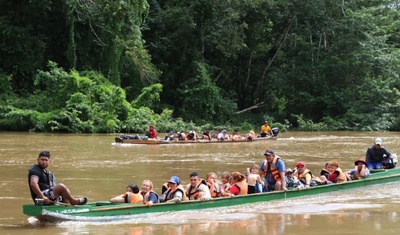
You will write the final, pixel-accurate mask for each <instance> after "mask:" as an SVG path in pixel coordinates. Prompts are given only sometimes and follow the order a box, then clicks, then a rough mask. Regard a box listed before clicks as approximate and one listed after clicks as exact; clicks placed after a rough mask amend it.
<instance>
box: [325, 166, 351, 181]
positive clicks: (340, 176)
mask: <svg viewBox="0 0 400 235" xmlns="http://www.w3.org/2000/svg"><path fill="white" fill-rule="evenodd" d="M328 170H329V171H330V172H331V174H330V175H329V177H328V181H330V182H332V183H343V182H346V181H347V178H346V174H345V173H344V172H343V171H342V169H341V168H340V167H339V163H338V162H337V161H330V162H329V164H328Z"/></svg>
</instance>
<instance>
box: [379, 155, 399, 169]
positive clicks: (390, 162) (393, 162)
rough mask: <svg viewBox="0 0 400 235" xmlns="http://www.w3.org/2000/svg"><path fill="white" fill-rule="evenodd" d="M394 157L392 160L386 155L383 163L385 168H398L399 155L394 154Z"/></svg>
mask: <svg viewBox="0 0 400 235" xmlns="http://www.w3.org/2000/svg"><path fill="white" fill-rule="evenodd" d="M392 156H393V159H390V158H389V156H386V155H385V156H384V157H383V162H382V165H383V168H385V169H392V168H395V167H396V165H397V162H398V159H397V154H392Z"/></svg>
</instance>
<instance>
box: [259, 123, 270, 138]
mask: <svg viewBox="0 0 400 235" xmlns="http://www.w3.org/2000/svg"><path fill="white" fill-rule="evenodd" d="M267 135H269V136H272V130H271V127H270V126H269V125H268V121H265V122H264V125H262V126H261V132H260V137H267Z"/></svg>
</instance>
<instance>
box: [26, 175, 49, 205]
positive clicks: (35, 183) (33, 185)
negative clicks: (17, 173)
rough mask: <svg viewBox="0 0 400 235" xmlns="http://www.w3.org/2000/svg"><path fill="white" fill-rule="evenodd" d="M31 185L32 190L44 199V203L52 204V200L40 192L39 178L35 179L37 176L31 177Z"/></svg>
mask: <svg viewBox="0 0 400 235" xmlns="http://www.w3.org/2000/svg"><path fill="white" fill-rule="evenodd" d="M29 185H30V187H31V189H32V191H33V192H34V193H35V194H36V195H37V196H38V197H39V198H41V199H43V201H44V202H50V201H51V200H50V199H49V198H48V197H46V196H44V195H43V193H42V191H41V190H40V187H39V178H37V177H35V176H31V178H30V180H29Z"/></svg>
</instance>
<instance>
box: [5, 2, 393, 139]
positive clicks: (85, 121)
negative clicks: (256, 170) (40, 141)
mask: <svg viewBox="0 0 400 235" xmlns="http://www.w3.org/2000/svg"><path fill="white" fill-rule="evenodd" d="M0 5H1V9H0V33H1V36H0V82H1V84H2V85H1V87H0V130H8V131H55V132H84V133H93V132H108V133H113V132H144V131H145V129H146V128H147V127H148V125H149V124H151V123H152V124H155V125H156V127H157V129H158V130H159V131H160V132H167V131H169V130H181V129H184V130H189V129H197V130H201V129H213V128H218V127H224V128H226V127H229V128H239V129H242V130H246V131H247V130H249V129H256V130H257V131H258V128H259V126H260V125H262V123H263V122H264V120H265V119H267V120H269V121H270V122H271V123H272V125H273V126H279V127H280V128H281V129H282V130H287V129H299V130H361V131H371V130H396V131H398V130H400V119H399V118H400V116H399V113H400V93H399V87H400V79H399V73H400V63H399V60H400V53H399V52H400V13H399V2H398V1H397V0H392V1H388V0H373V1H359V0H343V1H338V0H296V1H293V0H218V1H217V0H191V1H182V0H179V1H178V0H162V1H161V0H159V1H157V0H148V1H146V0H118V1H116V0H90V1H86V0H61V1H52V0H0Z"/></svg>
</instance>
